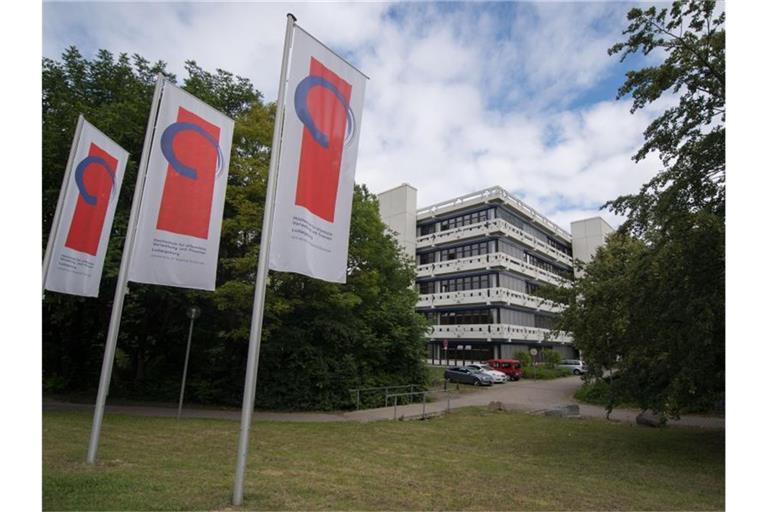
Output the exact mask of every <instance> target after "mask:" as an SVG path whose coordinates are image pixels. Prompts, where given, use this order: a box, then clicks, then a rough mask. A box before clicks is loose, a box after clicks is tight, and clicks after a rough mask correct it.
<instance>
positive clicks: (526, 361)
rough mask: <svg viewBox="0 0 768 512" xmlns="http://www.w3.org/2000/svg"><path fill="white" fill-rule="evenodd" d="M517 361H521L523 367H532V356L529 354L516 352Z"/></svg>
mask: <svg viewBox="0 0 768 512" xmlns="http://www.w3.org/2000/svg"><path fill="white" fill-rule="evenodd" d="M515 359H517V360H518V361H520V364H521V365H523V367H526V366H531V355H530V354H529V353H528V352H516V353H515Z"/></svg>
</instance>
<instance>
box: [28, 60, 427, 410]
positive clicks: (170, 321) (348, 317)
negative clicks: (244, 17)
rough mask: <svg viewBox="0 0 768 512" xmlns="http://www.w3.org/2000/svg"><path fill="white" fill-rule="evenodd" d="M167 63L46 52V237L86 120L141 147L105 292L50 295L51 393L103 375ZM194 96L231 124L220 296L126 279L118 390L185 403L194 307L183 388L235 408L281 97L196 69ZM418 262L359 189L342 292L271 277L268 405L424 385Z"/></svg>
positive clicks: (113, 241) (263, 369)
mask: <svg viewBox="0 0 768 512" xmlns="http://www.w3.org/2000/svg"><path fill="white" fill-rule="evenodd" d="M158 73H162V74H164V75H165V76H167V77H168V78H169V79H170V80H171V81H173V82H176V77H175V76H173V75H172V74H170V73H168V72H167V70H166V68H165V64H164V63H163V62H158V63H155V64H150V63H149V62H148V61H146V60H145V59H143V58H142V57H140V56H138V55H134V56H132V57H129V56H127V55H124V54H121V55H119V56H117V57H115V56H113V55H112V54H110V53H109V52H107V51H105V50H101V51H100V52H98V54H97V55H96V56H95V58H94V59H93V60H88V59H85V58H84V57H83V56H82V55H81V54H80V53H79V52H78V50H77V49H76V48H70V49H68V50H67V51H65V52H64V54H63V55H62V59H61V61H55V60H51V59H44V60H43V233H44V237H43V244H46V243H47V237H48V232H49V229H50V224H51V219H52V217H53V212H54V210H55V207H56V200H57V197H58V191H59V187H60V185H61V180H62V177H63V172H64V166H65V164H66V161H67V156H68V151H69V146H70V144H71V141H72V135H73V131H74V127H75V124H76V120H77V116H78V114H79V113H83V114H84V115H85V116H86V118H87V119H88V120H89V121H90V122H92V123H94V124H95V125H96V126H98V127H99V128H100V129H101V130H102V131H104V132H105V133H107V134H108V135H109V136H110V137H112V138H113V139H114V140H115V141H116V142H117V143H118V144H120V145H122V146H123V147H124V148H126V149H127V150H128V151H129V152H130V158H129V161H128V165H127V168H126V176H125V178H124V180H123V186H122V190H121V194H120V198H119V202H118V207H117V211H116V214H115V221H114V225H113V228H112V233H111V237H110V244H109V249H108V253H107V257H106V261H105V266H104V273H103V277H102V283H101V289H100V294H99V297H98V298H97V299H91V298H80V297H75V296H70V295H63V294H56V293H46V297H45V300H44V302H43V378H44V388H45V389H46V390H47V391H51V392H60V393H71V392H76V391H84V392H89V393H92V392H93V391H94V390H95V387H96V385H97V382H98V375H99V370H100V368H101V358H102V356H103V347H104V341H105V338H106V330H107V327H108V322H109V314H110V309H111V304H112V297H113V295H114V289H115V283H116V278H117V273H118V270H119V264H120V257H121V253H122V245H123V242H124V234H125V229H126V225H127V220H128V212H129V210H130V204H131V200H132V196H133V189H134V184H135V181H136V170H137V166H138V161H139V159H140V156H141V149H142V145H143V140H144V132H145V129H146V123H147V118H148V115H149V109H150V103H151V99H152V91H153V87H154V81H155V76H156V75H157V74H158ZM186 73H187V77H186V78H185V79H184V81H183V82H182V83H181V84H180V85H181V86H182V87H183V88H184V89H186V90H187V91H189V92H191V93H192V94H194V95H195V96H197V97H199V98H201V99H202V100H203V101H205V102H206V103H208V104H210V105H212V106H213V107H215V108H217V109H219V110H221V111H222V112H224V113H226V114H227V115H229V116H230V117H232V118H233V119H234V120H235V130H234V138H233V148H232V155H231V159H230V161H231V163H230V169H229V178H228V180H229V181H228V188H227V195H226V202H225V207H224V220H223V224H222V235H221V242H220V249H219V263H218V273H217V290H216V292H215V293H209V292H199V291H194V290H184V289H179V288H170V287H161V286H149V285H141V284H136V283H131V284H130V285H129V287H130V293H129V295H128V296H127V297H126V301H125V307H124V312H123V319H122V324H121V329H120V337H119V340H118V344H117V356H116V361H115V371H114V374H113V381H112V386H111V394H112V395H113V396H115V395H117V396H124V397H134V398H153V399H163V400H173V399H175V398H176V397H177V396H178V389H179V380H180V375H181V366H182V364H183V357H184V350H185V344H186V330H187V327H188V319H187V318H186V317H185V315H184V313H185V311H186V309H187V307H189V306H190V305H191V304H197V305H198V306H200V307H201V308H202V316H201V317H200V318H199V319H198V320H197V321H196V322H195V331H194V338H193V346H192V353H191V357H190V370H189V376H188V383H187V390H188V391H187V396H188V397H189V399H190V400H193V401H198V402H214V403H222V404H231V405H239V404H240V403H241V397H242V387H243V382H244V375H245V356H246V353H247V348H248V333H249V329H250V321H251V311H252V307H253V292H254V284H253V283H254V280H255V273H256V265H257V261H258V256H259V239H260V236H261V224H262V218H263V213H264V212H263V205H264V198H265V190H266V177H267V171H268V166H269V158H270V143H271V138H272V131H273V126H274V117H275V105H274V104H265V103H264V102H263V101H262V96H261V94H260V93H259V92H258V91H256V90H254V89H253V86H252V84H251V83H250V81H248V80H247V79H244V78H241V77H237V76H234V75H232V74H231V73H229V72H226V71H223V70H216V72H215V73H210V72H208V71H205V70H203V69H202V68H200V67H199V66H198V65H197V64H196V63H195V62H194V61H188V62H187V63H186ZM413 278H414V269H413V267H412V266H411V265H410V264H409V263H407V260H405V259H404V257H403V256H402V254H401V253H400V252H399V250H398V247H397V245H396V242H395V241H394V239H393V238H392V237H391V236H389V235H387V234H386V233H385V227H384V224H383V223H382V221H381V219H380V217H379V213H378V204H377V200H376V197H375V196H373V195H372V194H370V193H369V192H368V191H367V190H366V189H365V187H356V189H355V194H354V200H353V206H352V223H351V235H350V255H349V276H348V283H347V284H345V285H339V284H333V283H326V282H322V281H317V280H312V279H309V278H305V277H302V276H299V275H295V274H288V273H273V274H272V275H271V280H270V284H269V286H268V289H267V301H266V304H265V317H264V318H265V319H264V329H263V331H264V334H263V336H264V337H263V344H262V354H261V358H260V373H259V379H258V389H257V397H256V398H257V402H258V403H259V404H261V405H265V406H269V407H272V408H295V409H298V408H304V409H310V408H311V409H331V408H339V407H344V406H347V405H349V404H350V400H351V397H350V394H349V392H348V390H349V389H350V388H355V387H361V386H374V385H379V384H402V383H415V384H420V383H423V382H424V381H425V378H426V375H425V371H424V368H423V363H422V361H423V353H422V352H423V346H424V345H423V333H424V330H425V325H424V321H423V319H422V318H421V317H420V316H418V315H417V314H416V313H415V311H414V306H415V303H416V299H417V296H416V292H415V291H414V290H413V288H412V287H411V282H412V280H413Z"/></svg>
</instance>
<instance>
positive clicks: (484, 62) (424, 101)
mask: <svg viewBox="0 0 768 512" xmlns="http://www.w3.org/2000/svg"><path fill="white" fill-rule="evenodd" d="M646 5H647V4H646ZM631 6H632V5H631V4H626V3H620V2H597V3H591V2H491V3H460V2H445V3H431V2H412V3H395V4H388V3H362V4H361V3H356V4H349V3H297V4H289V3H237V4H230V3H137V2H132V3H93V2H91V3H45V4H44V6H43V54H44V55H45V56H46V57H50V58H54V59H57V58H59V56H60V55H61V52H62V51H63V50H64V48H66V47H68V46H70V45H75V46H77V47H78V48H79V49H80V50H81V52H82V53H83V54H84V55H85V56H87V57H92V56H93V55H94V54H95V52H96V50H98V49H100V48H106V49H108V50H110V51H112V52H114V53H122V52H125V53H128V54H133V53H138V54H140V55H142V56H144V57H146V58H148V59H150V60H152V61H155V60H158V59H161V60H163V61H166V62H167V63H168V65H169V68H170V69H171V70H172V71H174V72H175V73H177V75H178V76H179V77H180V78H183V77H184V70H183V63H184V61H185V60H188V59H192V60H195V61H197V63H198V64H200V65H201V66H203V67H204V68H205V69H209V70H213V69H215V68H222V69H226V70H228V71H231V72H233V73H235V74H238V75H241V76H244V77H247V78H249V79H250V80H251V81H252V82H253V83H254V85H255V87H256V88H257V89H259V90H260V91H262V92H263V93H264V95H265V97H266V99H267V100H274V98H275V97H276V89H277V82H278V80H277V78H278V73H279V64H280V58H281V52H282V42H283V41H282V39H283V34H284V30H285V15H286V13H287V12H292V13H294V14H295V15H296V16H297V17H298V22H299V24H300V25H301V26H302V27H303V28H305V29H306V30H308V31H309V32H311V33H313V34H314V35H315V36H317V37H318V38H320V39H321V40H322V41H324V42H325V43H326V44H327V45H329V46H330V47H331V48H333V49H334V50H335V51H337V52H338V53H339V54H341V55H342V56H344V57H345V58H348V59H349V60H350V61H351V62H352V63H353V64H355V65H356V66H358V67H359V68H360V69H361V70H362V71H363V72H365V73H366V74H367V75H369V76H370V77H371V80H370V82H369V84H368V88H367V90H366V100H365V111H364V114H363V119H362V128H361V130H362V131H361V146H360V152H359V160H358V166H357V175H356V176H357V181H358V182H359V183H365V184H366V185H367V186H368V187H369V189H370V190H372V191H374V192H380V191H383V190H386V189H389V188H392V187H394V186H397V185H399V184H400V183H403V182H407V183H410V184H411V185H413V186H415V187H416V188H417V189H418V203H419V206H420V207H425V206H428V205H430V204H432V203H435V202H440V201H443V200H446V199H450V198H452V197H454V196H458V195H462V194H466V193H469V192H473V191H476V190H479V189H482V188H485V187H489V186H493V185H501V186H503V187H505V188H507V189H508V190H510V191H512V192H515V193H517V194H518V195H520V196H521V198H522V199H524V200H525V201H526V202H528V203H529V204H531V206H533V207H534V208H536V209H538V210H539V211H541V212H542V213H543V214H545V215H547V216H549V217H551V218H552V219H553V220H555V221H556V222H557V223H559V224H560V225H561V226H563V227H565V228H566V229H568V228H569V223H570V222H571V221H572V220H576V219H578V218H583V217H588V216H594V215H598V214H599V215H603V216H604V217H605V218H606V219H607V220H609V222H611V223H612V224H614V225H616V224H618V223H619V222H620V221H621V219H620V218H617V217H616V216H614V215H613V214H611V213H609V212H606V211H602V212H601V211H599V210H598V209H599V206H600V205H602V204H603V203H605V202H606V201H608V200H610V199H613V198H615V197H616V196H618V195H620V194H626V193H631V192H634V191H636V190H637V189H638V188H639V186H640V185H641V184H642V183H644V182H645V181H647V180H648V179H649V178H650V177H651V176H652V175H653V174H654V173H655V171H656V170H657V169H658V168H659V162H658V161H657V160H656V159H655V158H653V157H652V158H650V159H647V160H646V161H644V162H641V163H639V164H635V163H634V162H632V161H631V155H632V154H633V153H634V152H635V151H636V150H637V148H638V147H639V146H640V145H641V143H642V132H643V129H644V128H645V127H646V126H647V125H648V123H649V122H650V121H651V119H652V118H653V116H654V115H656V114H658V112H659V111H660V108H662V107H663V106H664V104H663V103H660V104H659V105H654V106H652V107H650V108H648V109H645V110H643V111H641V112H638V113H636V114H634V115H632V114H630V113H629V107H630V105H629V100H628V99H626V98H625V99H623V100H621V101H616V100H615V97H616V90H617V88H618V86H619V85H620V84H621V83H622V82H623V77H624V73H625V72H626V70H627V69H632V68H637V67H639V66H642V65H644V64H647V63H648V58H646V57H636V58H632V59H630V60H628V62H626V63H624V64H622V63H620V62H619V58H618V56H612V57H609V56H608V54H607V49H608V48H609V47H610V46H611V45H612V44H613V43H615V42H618V41H620V40H622V35H621V31H622V30H623V28H624V27H625V25H626V22H625V15H626V12H627V11H628V10H629V8H631ZM650 58H654V57H653V56H651V57H650ZM655 58H658V57H655Z"/></svg>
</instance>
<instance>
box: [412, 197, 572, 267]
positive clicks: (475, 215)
mask: <svg viewBox="0 0 768 512" xmlns="http://www.w3.org/2000/svg"><path fill="white" fill-rule="evenodd" d="M493 218H500V219H504V220H505V221H507V222H509V223H510V224H512V225H513V226H516V227H517V228H519V229H521V230H523V231H524V232H525V233H528V234H529V235H531V236H533V237H536V238H538V239H539V240H541V241H542V242H544V243H546V244H548V245H549V246H550V247H553V248H554V249H556V250H558V251H560V252H562V253H565V254H567V255H569V256H570V255H571V254H572V251H571V248H570V247H568V246H567V245H566V244H563V243H561V242H559V241H557V240H555V239H554V238H552V237H550V236H548V235H547V234H546V233H544V232H543V231H541V230H539V229H537V228H535V227H533V226H532V225H531V224H530V223H528V222H526V221H524V220H523V219H521V218H520V217H518V216H517V215H515V214H513V213H512V212H510V211H509V210H507V209H506V208H502V207H500V206H496V207H493V208H488V209H486V210H480V211H477V212H472V213H467V214H464V215H460V216H457V217H452V218H450V219H445V220H442V221H437V222H432V223H429V224H421V225H419V226H418V234H419V236H421V235H431V234H432V233H435V232H436V231H437V225H438V224H440V230H441V231H446V230H448V229H454V228H458V227H462V226H468V225H470V224H477V223H479V222H485V221H487V220H491V219H493Z"/></svg>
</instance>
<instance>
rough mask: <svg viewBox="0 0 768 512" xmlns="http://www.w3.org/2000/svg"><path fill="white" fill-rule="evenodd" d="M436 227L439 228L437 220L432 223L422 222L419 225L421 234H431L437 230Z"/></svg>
mask: <svg viewBox="0 0 768 512" xmlns="http://www.w3.org/2000/svg"><path fill="white" fill-rule="evenodd" d="M435 228H437V223H436V222H432V223H430V224H422V225H421V226H419V235H420V236H421V235H431V234H432V233H434V232H435Z"/></svg>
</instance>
